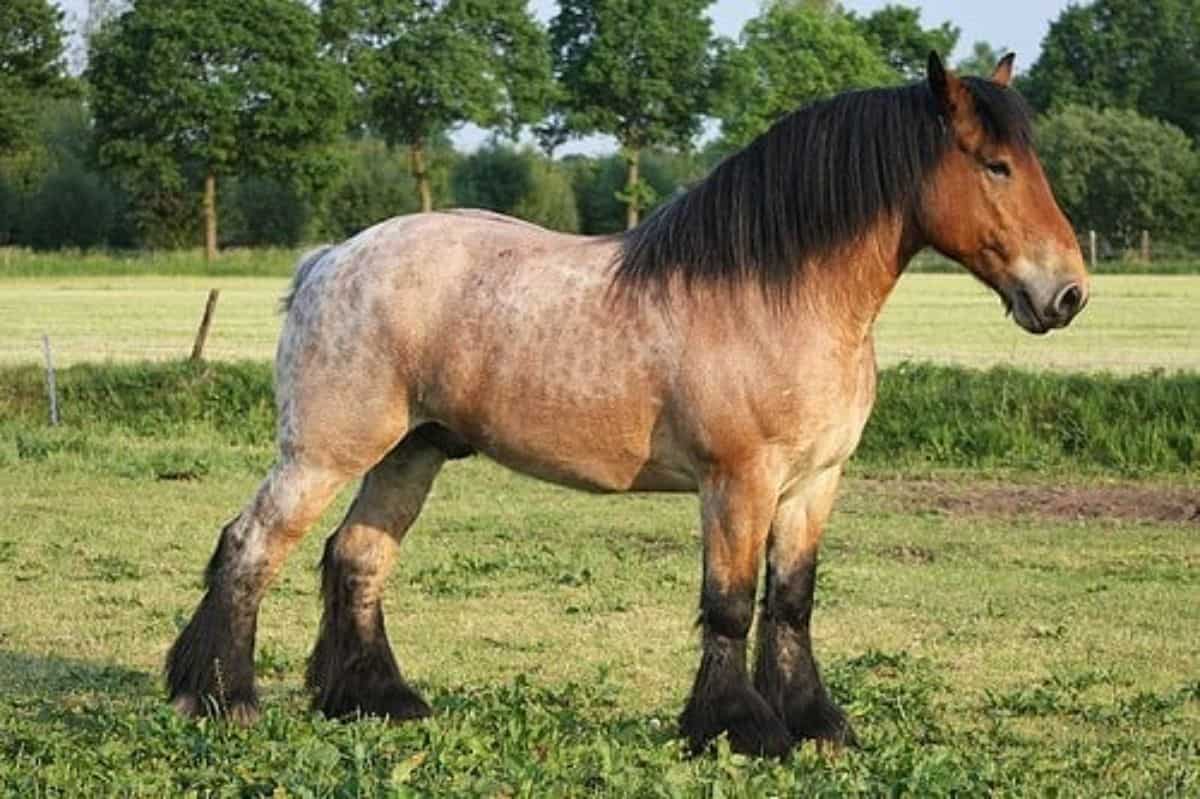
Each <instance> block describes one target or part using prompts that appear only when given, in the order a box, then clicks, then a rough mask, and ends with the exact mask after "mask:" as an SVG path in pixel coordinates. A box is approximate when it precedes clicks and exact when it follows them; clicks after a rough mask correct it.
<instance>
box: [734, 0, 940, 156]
mask: <svg viewBox="0 0 1200 799" xmlns="http://www.w3.org/2000/svg"><path fill="white" fill-rule="evenodd" d="M926 55H928V53H926ZM895 78H896V74H895V72H893V70H892V69H891V68H889V67H888V65H887V64H886V63H885V62H884V59H883V56H882V55H880V53H879V52H878V50H877V49H876V48H875V47H874V46H872V44H871V42H869V41H868V40H867V39H866V38H865V36H864V35H863V34H862V33H861V32H860V31H859V29H858V28H857V27H856V26H855V24H854V23H853V22H852V21H851V20H849V19H847V18H846V17H843V16H841V15H840V14H825V13H821V12H818V11H814V10H812V9H809V8H805V7H801V6H794V5H788V4H778V5H774V6H771V7H769V8H767V9H766V10H765V11H764V12H763V13H761V14H759V15H758V16H757V17H754V18H753V19H751V20H750V21H748V22H747V23H746V26H745V28H743V29H742V35H741V40H740V42H739V43H738V44H737V45H736V46H729V45H727V46H726V47H725V48H724V50H723V52H722V53H721V55H720V57H719V59H718V67H717V86H718V94H717V101H716V103H715V110H716V115H717V117H718V118H719V119H720V120H721V136H722V138H723V139H724V140H725V142H726V145H727V146H728V147H729V148H733V147H739V146H741V145H744V144H746V143H747V142H749V141H750V140H751V139H753V138H754V137H756V136H758V135H759V134H761V133H763V132H764V131H766V130H767V128H769V127H770V126H771V125H772V124H773V123H774V122H775V120H777V119H779V118H780V117H782V116H783V115H784V114H787V113H789V112H791V111H794V110H796V109H797V108H799V107H800V106H803V105H806V104H808V103H811V102H812V101H814V100H817V99H820V98H822V97H828V96H830V95H833V94H836V93H838V92H840V91H844V90H846V89H855V88H863V87H867V86H875V85H879V84H881V83H887V82H889V81H893V80H895Z"/></svg>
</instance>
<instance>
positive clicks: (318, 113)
mask: <svg viewBox="0 0 1200 799" xmlns="http://www.w3.org/2000/svg"><path fill="white" fill-rule="evenodd" d="M318 46H319V41H318V28H317V20H316V17H315V16H314V15H313V13H312V12H311V11H310V10H309V9H308V8H307V7H306V6H305V5H304V4H303V3H302V2H300V0H256V2H254V3H247V2H244V0H207V1H206V2H204V3H187V4H179V3H175V2H171V0H136V2H135V3H133V6H132V8H131V9H130V10H129V11H128V12H126V13H124V14H121V15H120V16H118V17H115V18H114V19H112V20H111V21H110V22H109V23H108V24H106V25H105V26H104V27H103V28H102V29H101V30H100V32H99V33H97V34H96V35H94V36H93V39H92V46H91V47H92V49H91V51H90V54H89V67H88V70H87V78H88V82H89V83H90V84H91V86H92V89H93V104H94V108H95V115H96V135H97V139H98V142H99V153H100V157H101V160H102V162H103V163H104V164H105V165H106V166H109V167H111V168H113V169H115V170H116V171H117V172H118V173H119V174H121V175H122V177H123V179H124V181H125V183H126V185H127V186H129V187H130V189H131V192H132V193H133V194H134V195H135V197H136V198H137V200H138V201H139V202H141V203H144V205H143V206H142V209H141V210H142V211H143V213H145V212H147V211H148V212H150V213H152V214H158V215H164V214H179V213H190V211H189V209H188V206H189V205H190V204H189V203H187V202H186V201H184V200H183V198H184V197H186V196H187V193H188V192H189V190H191V189H193V187H194V186H195V184H196V183H200V184H202V185H203V197H204V200H203V218H204V231H205V234H204V242H205V254H206V256H207V257H208V258H210V259H211V258H214V257H215V256H216V251H217V207H216V189H217V179H218V177H220V176H222V175H246V176H249V175H260V176H271V177H276V178H279V179H284V180H289V181H297V182H298V184H299V185H301V186H305V187H307V188H309V189H316V188H317V187H319V186H321V185H323V183H324V182H325V181H326V180H327V179H328V177H329V166H330V161H329V159H328V157H327V153H328V148H329V146H330V144H332V142H333V141H335V140H336V137H337V135H338V133H339V132H340V131H341V130H342V129H343V127H344V123H343V117H344V100H343V98H344V97H345V96H346V94H347V90H346V86H345V83H344V81H343V79H342V78H341V76H340V74H339V72H338V70H337V69H336V67H335V66H334V65H332V64H330V63H328V62H326V61H324V60H322V59H320V58H318ZM143 222H144V220H143Z"/></svg>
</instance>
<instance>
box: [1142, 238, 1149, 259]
mask: <svg viewBox="0 0 1200 799" xmlns="http://www.w3.org/2000/svg"><path fill="white" fill-rule="evenodd" d="M1142 260H1143V261H1145V262H1146V263H1150V231H1149V230H1143V231H1142Z"/></svg>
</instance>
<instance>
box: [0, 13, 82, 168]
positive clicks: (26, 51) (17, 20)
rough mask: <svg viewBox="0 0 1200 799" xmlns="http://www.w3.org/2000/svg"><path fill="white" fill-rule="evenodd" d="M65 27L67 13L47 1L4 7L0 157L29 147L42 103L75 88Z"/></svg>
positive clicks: (0, 55)
mask: <svg viewBox="0 0 1200 799" xmlns="http://www.w3.org/2000/svg"><path fill="white" fill-rule="evenodd" d="M62 24H63V12H62V11H60V10H59V9H58V8H56V7H55V6H53V5H51V4H50V2H49V1H48V0H4V2H3V3H2V4H0V155H5V154H11V153H13V152H16V151H18V150H21V149H23V148H25V147H28V146H29V145H30V144H31V143H32V142H31V139H30V136H31V133H32V132H33V130H34V129H35V127H36V122H35V118H36V115H37V108H38V101H39V100H40V99H43V98H46V97H57V96H62V95H63V94H64V93H66V92H67V91H68V90H69V88H70V81H69V80H68V79H67V77H66V73H65V64H64V62H63V29H62Z"/></svg>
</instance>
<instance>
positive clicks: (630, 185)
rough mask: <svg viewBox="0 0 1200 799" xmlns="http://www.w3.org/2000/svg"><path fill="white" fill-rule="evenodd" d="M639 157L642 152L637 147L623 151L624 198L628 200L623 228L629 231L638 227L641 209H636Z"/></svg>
mask: <svg viewBox="0 0 1200 799" xmlns="http://www.w3.org/2000/svg"><path fill="white" fill-rule="evenodd" d="M641 155H642V151H641V150H640V149H638V148H637V147H634V148H631V149H628V150H626V151H625V167H626V169H625V196H626V197H627V198H628V199H627V200H626V204H625V227H626V228H627V229H629V230H633V229H634V228H635V227H637V226H638V220H639V217H640V215H641V208H639V207H638V204H639V202H640V194H639V191H638V189H639V185H638V184H640V183H641V174H640V173H639V171H638V168H639V166H640V164H639V161H640V160H641Z"/></svg>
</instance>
